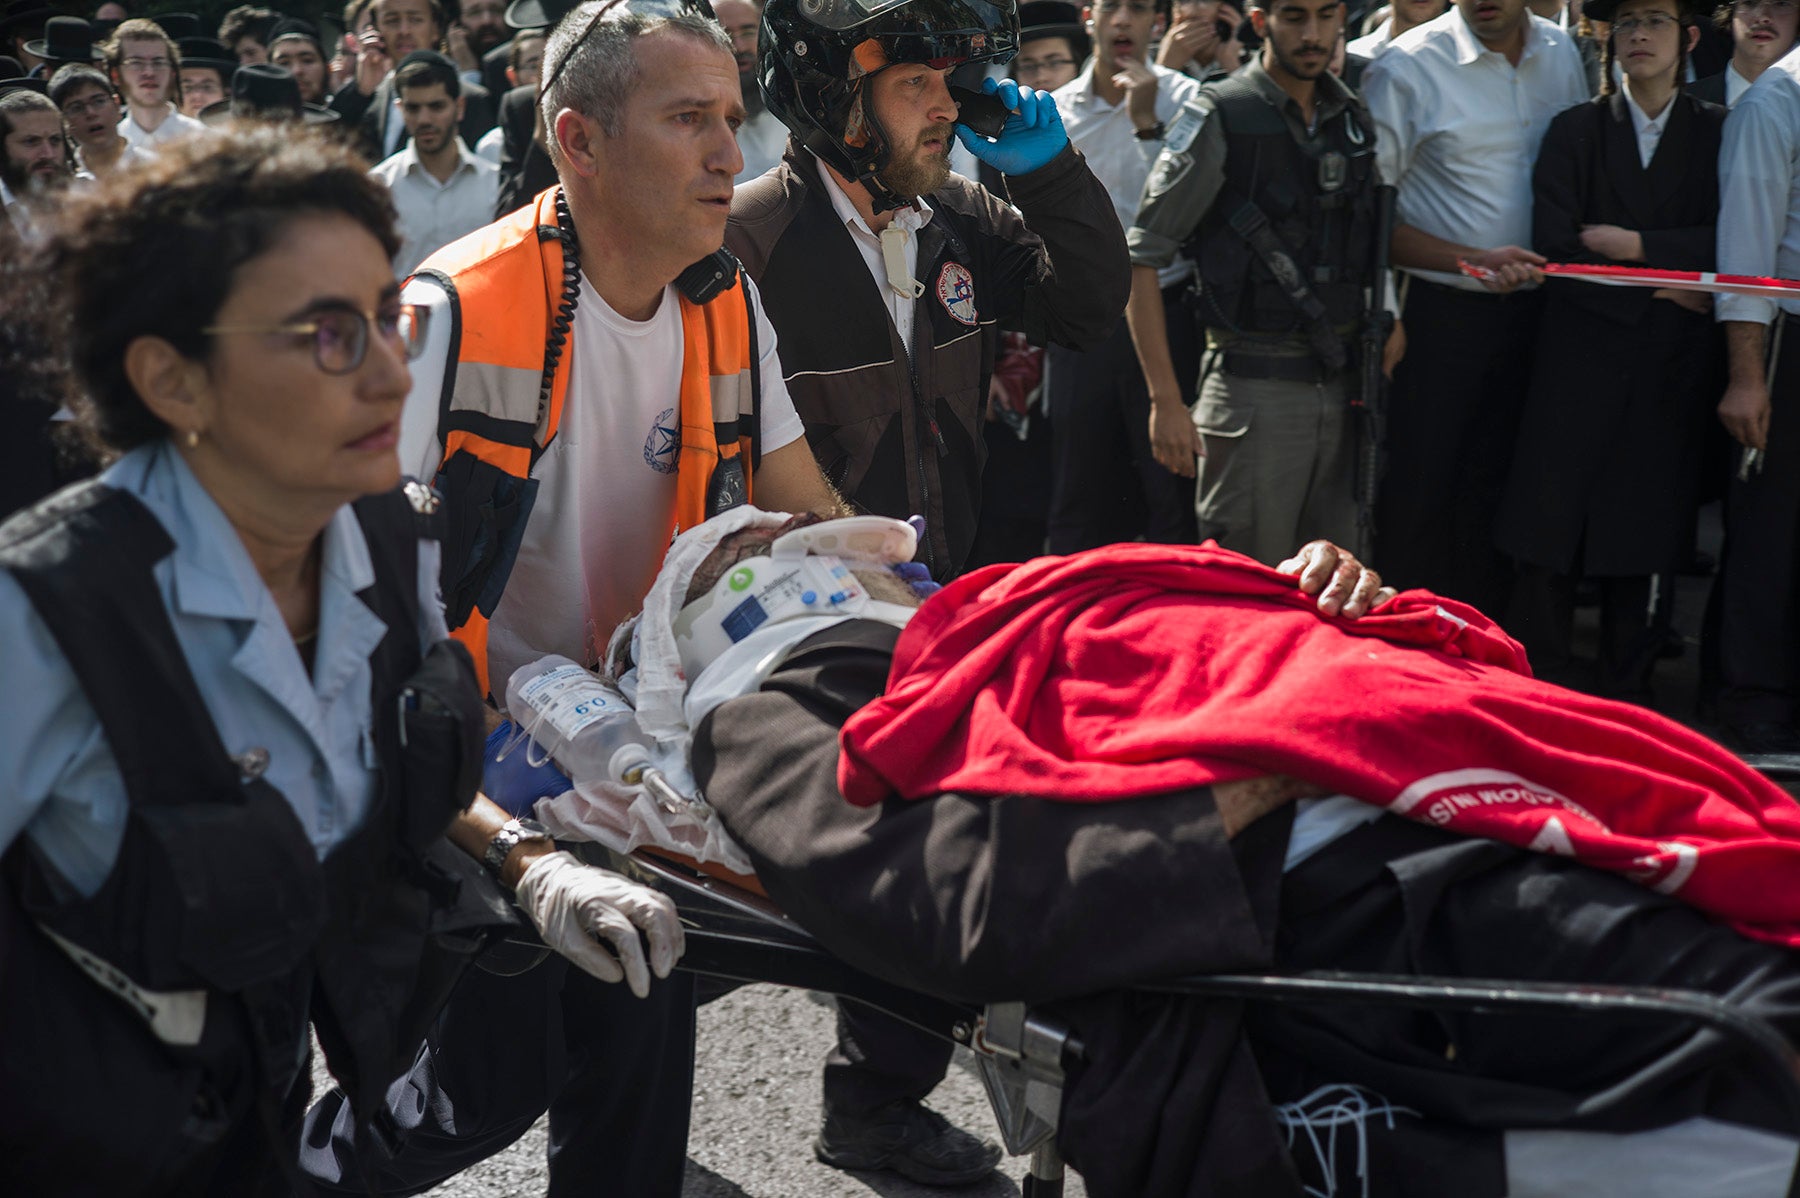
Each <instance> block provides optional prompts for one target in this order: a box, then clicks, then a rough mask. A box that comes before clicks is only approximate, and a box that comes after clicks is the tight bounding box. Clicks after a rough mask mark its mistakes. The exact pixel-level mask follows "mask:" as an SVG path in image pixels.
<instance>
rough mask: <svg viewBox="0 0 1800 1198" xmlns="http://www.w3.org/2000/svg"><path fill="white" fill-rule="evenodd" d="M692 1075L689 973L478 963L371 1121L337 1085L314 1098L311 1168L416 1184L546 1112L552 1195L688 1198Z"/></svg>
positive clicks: (389, 1196) (331, 1186)
mask: <svg viewBox="0 0 1800 1198" xmlns="http://www.w3.org/2000/svg"><path fill="white" fill-rule="evenodd" d="M693 1087H694V983H693V977H692V975H690V974H685V973H676V974H674V975H672V976H671V977H669V978H668V979H667V980H666V981H656V982H652V985H651V990H650V996H649V997H648V998H645V999H639V998H636V997H634V996H633V995H632V993H631V991H630V990H629V989H627V988H626V987H625V986H624V985H623V984H622V983H621V984H618V985H608V984H606V983H603V982H600V981H597V980H595V979H594V978H592V977H590V976H589V975H587V974H586V973H583V972H582V971H581V970H579V969H577V968H575V967H574V966H572V965H570V964H568V963H567V962H566V961H564V960H563V959H562V958H561V957H558V956H555V955H554V954H553V955H552V956H550V957H549V958H548V959H547V960H545V961H544V962H543V964H541V965H539V966H537V967H536V968H535V969H532V970H529V971H527V972H526V973H523V974H519V975H516V976H512V977H501V976H497V975H494V974H489V973H484V972H482V971H481V970H479V969H471V970H469V971H468V972H467V973H466V974H464V976H463V980H462V981H461V982H459V983H458V984H457V988H456V992H455V993H454V994H453V995H452V996H451V999H450V1003H449V1005H448V1006H446V1007H445V1008H444V1011H443V1013H442V1015H440V1016H439V1018H438V1022H437V1026H436V1028H435V1029H434V1030H433V1031H432V1033H431V1036H430V1037H429V1039H427V1041H426V1043H425V1044H424V1045H423V1046H422V1047H421V1049H420V1050H419V1055H418V1057H417V1059H416V1060H415V1062H414V1064H413V1068H412V1070H411V1071H410V1072H409V1073H407V1074H406V1075H405V1076H404V1077H402V1078H400V1079H399V1080H398V1081H396V1082H394V1084H393V1085H391V1086H389V1087H388V1092H387V1104H386V1108H385V1109H384V1110H382V1111H380V1112H377V1114H376V1135H375V1136H374V1137H370V1138H368V1139H363V1138H358V1137H357V1136H356V1134H355V1130H356V1129H355V1122H354V1120H353V1119H352V1117H351V1113H350V1108H349V1105H348V1103H347V1102H346V1101H345V1099H344V1095H343V1092H342V1091H341V1090H337V1089H333V1090H331V1091H330V1092H328V1093H327V1094H326V1095H325V1096H324V1097H322V1098H320V1099H319V1100H318V1101H317V1102H315V1103H314V1104H313V1106H312V1109H311V1110H310V1111H308V1112H307V1116H306V1123H305V1127H304V1135H303V1139H302V1143H301V1149H300V1160H301V1168H302V1170H303V1171H304V1172H305V1173H306V1174H307V1175H308V1176H309V1177H311V1178H313V1179H314V1180H315V1181H316V1182H317V1183H318V1185H319V1188H320V1189H321V1190H325V1191H330V1192H336V1193H345V1194H358V1195H367V1194H370V1193H374V1194H379V1195H382V1196H383V1198H397V1196H400V1195H407V1194H417V1193H420V1192H422V1191H424V1190H428V1189H430V1188H431V1187H432V1186H434V1185H437V1184H438V1183H439V1182H441V1181H443V1180H444V1179H445V1178H448V1177H450V1176H452V1175H454V1174H456V1173H460V1172H461V1171H462V1170H464V1169H467V1168H469V1167H470V1166H471V1165H474V1164H477V1163H478V1162H480V1161H483V1160H486V1159H487V1158H488V1157H490V1156H493V1155H494V1154H495V1153H498V1152H500V1151H502V1150H503V1149H505V1148H506V1147H507V1146H509V1145H510V1144H512V1143H513V1142H514V1141H515V1140H517V1139H518V1138H519V1137H520V1136H522V1135H524V1134H525V1132H526V1131H527V1130H529V1129H530V1127H531V1125H532V1124H533V1123H535V1122H537V1120H538V1117H539V1116H541V1115H542V1114H543V1113H544V1112H545V1110H548V1111H549V1112H550V1184H549V1188H548V1189H547V1190H546V1191H545V1192H546V1194H547V1195H549V1196H550V1198H568V1196H571V1195H577V1194H579V1195H582V1196H583V1198H591V1196H593V1195H601V1194H618V1195H632V1196H633V1198H637V1196H638V1195H643V1196H645V1198H660V1196H664V1195H666V1196H668V1198H677V1196H678V1195H679V1194H680V1193H681V1179H682V1174H683V1172H684V1170H685V1169H686V1162H687V1133H688V1113H689V1104H690V1101H691V1097H692V1094H693ZM369 1139H375V1140H379V1141H381V1142H380V1143H371V1142H369Z"/></svg>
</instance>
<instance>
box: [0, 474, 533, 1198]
mask: <svg viewBox="0 0 1800 1198" xmlns="http://www.w3.org/2000/svg"><path fill="white" fill-rule="evenodd" d="M409 486H411V487H413V488H415V489H414V490H413V491H411V492H410V497H412V499H411V501H409V495H407V494H402V492H400V491H395V492H391V493H389V494H386V495H381V496H374V497H371V498H369V499H365V500H362V501H360V502H359V503H358V504H357V505H356V514H357V516H358V519H359V522H360V524H361V526H362V529H363V533H364V536H365V539H366V540H367V543H368V547H369V554H370V558H371V560H372V561H373V563H374V567H375V574H376V582H375V584H374V585H373V586H372V587H370V588H369V589H368V590H366V591H364V592H363V593H362V595H361V598H362V599H363V601H364V602H366V603H368V604H369V606H370V607H371V609H372V610H374V611H375V613H376V615H378V616H379V617H380V618H381V620H382V621H383V623H385V624H386V625H387V630H388V631H387V633H386V635H385V636H384V637H383V638H382V640H381V642H380V644H379V645H378V646H377V648H376V649H375V651H374V653H373V654H372V655H371V658H370V667H371V674H372V684H371V699H372V700H373V707H372V713H373V717H374V729H373V732H374V737H375V746H376V749H377V753H378V759H379V762H380V782H379V785H378V787H377V793H376V798H375V801H374V803H373V804H372V805H371V807H370V809H369V813H368V817H367V820H366V822H365V823H364V825H363V826H362V827H361V828H360V829H359V830H358V831H356V832H355V833H353V834H352V835H351V836H350V837H349V838H348V839H347V840H345V841H344V842H343V843H341V844H339V845H338V846H337V847H336V848H334V849H333V850H332V851H331V852H330V853H329V854H328V855H327V856H326V857H325V859H324V860H323V861H320V860H319V859H318V856H317V853H316V852H315V850H314V848H313V846H312V844H311V842H310V840H309V839H308V837H307V835H306V832H305V830H304V828H303V827H302V826H301V824H300V821H299V819H298V817H297V816H296V815H295V814H294V812H293V809H292V808H291V807H290V806H289V805H288V803H287V801H286V800H285V799H284V798H283V797H282V796H281V794H280V793H279V792H278V791H276V790H275V789H274V788H273V787H272V786H271V785H270V784H269V783H268V782H267V781H266V780H264V778H263V777H262V776H261V774H262V769H263V767H264V766H266V759H264V760H263V761H260V762H259V761H257V760H254V759H234V758H232V757H231V756H230V755H229V754H228V753H227V751H226V749H225V746H224V744H223V742H222V741H221V739H220V737H219V734H218V731H217V729H216V728H215V727H214V725H213V722H212V719H211V717H210V716H209V714H208V712H207V709H206V706H205V703H204V701H203V699H202V697H201V695H200V692H199V689H198V686H197V684H196V682H195V680H194V677H193V674H192V672H191V671H190V670H189V668H188V665H187V661H186V659H185V657H184V656H183V654H182V651H181V647H180V644H179V642H178V641H177V640H176V637H175V631H174V628H173V626H172V625H171V623H170V621H169V615H168V612H167V610H166V608H165V607H164V605H163V602H162V597H161V594H160V592H159V591H158V589H157V584H156V580H155V578H154V576H153V574H152V573H151V570H152V567H153V566H154V565H155V564H156V563H157V562H158V561H160V560H161V559H162V558H164V557H166V556H167V555H168V554H169V553H170V552H171V550H172V549H173V548H174V546H173V543H172V542H171V541H170V539H169V536H168V534H167V533H166V532H165V531H164V529H163V527H162V525H161V523H160V522H159V521H158V520H157V519H156V517H155V516H154V515H152V514H151V513H150V511H149V509H147V508H145V507H144V506H143V505H142V504H141V503H140V502H139V501H138V500H137V499H136V498H135V497H133V496H131V495H129V494H127V493H125V492H122V491H116V490H113V489H111V488H109V487H106V486H104V485H102V484H100V483H99V482H87V483H81V484H77V485H76V486H74V487H71V488H68V489H66V490H64V491H62V492H59V493H58V494H57V495H54V496H52V497H50V498H49V499H47V500H44V501H43V502H42V503H40V504H38V505H37V506H36V507H34V508H31V509H28V510H27V511H25V512H22V513H20V514H19V515H18V516H15V517H14V518H13V519H12V520H10V521H8V522H7V523H6V524H5V525H4V526H0V568H3V569H6V570H7V571H9V572H10V573H11V575H12V577H13V578H14V579H16V580H17V582H18V584H19V586H20V588H21V589H22V590H23V591H24V593H25V595H26V597H27V598H28V599H29V600H30V602H31V604H32V607H33V608H34V610H35V611H36V612H37V613H38V615H39V617H40V618H41V619H42V620H43V622H44V623H45V625H46V626H47V627H48V628H49V630H50V633H51V635H52V636H53V638H54V639H55V641H56V643H57V645H58V647H59V648H60V649H61V651H62V653H63V655H64V657H65V659H66V660H67V661H68V663H69V665H70V668H71V669H72V670H73V671H74V673H75V676H76V678H77V679H78V680H79V682H80V684H81V687H82V691H83V693H84V694H85V695H86V696H87V698H88V701H89V703H90V704H91V705H92V707H93V709H94V712H95V714H96V715H97V716H98V717H99V722H100V727H101V730H102V732H103V733H104V735H105V737H106V739H107V742H108V745H109V747H110V748H111V750H112V753H113V757H114V759H115V760H116V761H117V763H118V768H119V772H120V776H121V779H122V781H123V783H124V787H125V791H126V795H127V798H128V800H129V809H128V814H127V819H126V825H125V830H124V835H123V839H122V842H121V844H120V847H119V853H118V857H117V859H116V860H115V862H114V864H113V867H112V870H111V872H110V873H109V874H108V875H107V877H106V879H105V881H104V883H103V884H102V885H101V887H100V889H99V890H98V891H97V892H95V893H94V894H93V895H92V896H90V897H87V898H82V897H80V896H79V894H78V893H77V892H76V891H75V890H74V888H73V887H71V886H70V885H69V884H68V883H67V882H66V881H65V880H64V879H63V877H62V875H61V873H60V871H58V870H57V869H56V867H55V866H54V865H52V864H51V863H50V861H49V860H48V859H47V858H46V857H45V856H44V855H43V854H42V852H41V851H40V850H39V849H38V848H37V847H36V845H35V844H34V843H33V842H32V841H31V840H30V839H29V838H28V837H25V836H23V835H21V836H20V837H19V838H18V840H17V841H16V842H15V843H14V844H13V846H12V847H11V848H10V849H9V850H8V851H7V853H6V855H5V857H4V859H3V861H0V872H3V874H4V881H3V883H0V1041H3V1047H0V1159H3V1160H4V1161H5V1164H4V1166H0V1175H4V1176H5V1178H6V1188H7V1189H8V1191H9V1192H13V1193H19V1194H46V1195H47V1194H63V1193H69V1194H86V1193H96V1194H98V1193H104V1194H108V1195H119V1194H157V1193H180V1194H188V1193H210V1192H218V1193H244V1192H249V1191H250V1182H251V1181H252V1179H253V1178H255V1177H258V1176H266V1175H267V1173H268V1172H269V1171H271V1170H284V1171H285V1172H286V1173H287V1174H288V1175H289V1176H290V1178H291V1177H292V1175H293V1170H294V1164H293V1162H294V1161H295V1159H296V1157H295V1145H294V1144H293V1143H292V1142H291V1140H289V1139H288V1137H286V1136H285V1135H284V1134H283V1133H282V1131H281V1130H280V1129H279V1127H278V1126H277V1116H276V1114H275V1111H276V1109H277V1108H278V1106H279V1104H280V1103H281V1101H282V1099H283V1098H284V1097H285V1096H287V1095H289V1094H290V1093H291V1092H292V1091H293V1089H294V1086H295V1083H296V1079H297V1074H298V1071H299V1069H300V1067H301V1065H302V1062H303V1059H304V1055H305V1047H306V1043H307V1021H308V1019H309V1018H310V1019H311V1020H312V1021H313V1022H314V1024H315V1025H316V1026H317V1028H318V1032H319V1038H320V1042H321V1044H322V1045H323V1047H324V1049H325V1053H326V1058H327V1062H328V1064H329V1065H330V1067H331V1070H332V1073H333V1074H334V1075H335V1076H336V1077H337V1079H338V1081H339V1082H340V1084H342V1085H343V1087H344V1089H345V1092H346V1093H347V1094H348V1095H350V1097H351V1101H352V1103H353V1105H354V1109H356V1110H357V1111H358V1112H359V1114H361V1115H362V1117H363V1118H364V1120H365V1121H366V1120H367V1119H368V1118H369V1116H370V1114H371V1113H372V1112H373V1111H375V1110H376V1109H377V1108H378V1107H379V1106H380V1100H381V1098H382V1095H383V1093H384V1091H385V1088H386V1086H387V1084H388V1083H389V1082H390V1081H391V1079H392V1078H394V1077H396V1076H398V1075H399V1074H400V1073H401V1072H403V1071H404V1070H405V1068H406V1066H407V1064H408V1063H409V1062H410V1060H411V1058H412V1054H413V1052H414V1050H415V1049H416V1047H417V1045H418V1044H419V1043H420V1042H421V1041H422V1039H423V1037H424V1033H425V1031H426V1029H427V1027H428V1025H429V1023H430V1020H431V1019H432V1018H433V1016H434V1014H435V1012H436V1011H437V1009H438V1007H439V1006H440V1005H441V1004H442V1002H443V1000H444V999H445V998H446V997H447V996H448V994H449V991H450V988H451V986H452V985H453V984H454V982H455V980H456V978H457V977H458V976H459V975H460V973H461V970H462V967H463V965H464V964H466V963H467V962H468V961H469V960H470V959H471V958H472V957H473V956H474V955H475V953H477V952H478V951H479V950H480V949H481V948H482V947H483V946H484V944H485V943H486V940H487V938H488V936H489V934H490V932H492V931H497V930H499V929H504V928H507V927H511V926H515V925H516V924H517V919H516V917H515V916H513V914H512V913H511V912H510V911H508V910H507V904H506V902H505V901H504V899H503V898H502V896H501V895H500V894H499V892H498V891H497V890H496V889H494V888H493V886H492V884H491V883H489V882H487V881H486V879H485V877H484V875H483V874H482V873H481V871H480V869H479V867H478V866H476V865H475V863H474V862H473V861H472V860H471V859H469V858H468V857H467V855H466V854H463V853H461V852H459V851H457V850H456V849H454V848H452V847H450V846H449V845H448V844H447V842H446V841H445V840H444V838H443V833H444V830H445V828H446V827H447V826H448V824H449V822H450V820H451V818H452V817H453V816H454V815H455V814H456V812H457V811H459V810H461V809H462V808H464V807H466V806H467V805H468V803H469V802H470V800H471V799H472V798H473V796H474V793H475V788H476V785H477V783H478V782H479V780H480V776H481V746H482V706H481V703H480V699H479V695H478V693H477V692H476V690H475V684H474V671H473V669H472V667H471V665H470V663H469V660H468V655H467V654H466V653H465V652H464V651H463V649H462V648H461V646H459V645H456V644H455V643H454V642H451V641H444V642H441V643H440V644H438V645H437V646H434V647H433V648H432V650H431V652H430V653H428V654H424V655H421V653H420V651H419V643H418V639H419V638H418V610H417V605H418V598H417V596H418V586H417V583H418V540H419V536H420V531H421V526H420V519H421V517H420V516H419V515H418V514H417V513H416V510H415V509H416V507H426V506H429V503H428V502H426V501H425V500H424V499H423V497H425V496H428V495H429V493H428V492H426V491H425V490H424V488H422V487H417V485H416V484H409ZM244 757H245V758H252V755H251V754H245V755H244ZM278 1175H279V1174H278Z"/></svg>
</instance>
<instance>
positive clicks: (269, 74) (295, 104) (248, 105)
mask: <svg viewBox="0 0 1800 1198" xmlns="http://www.w3.org/2000/svg"><path fill="white" fill-rule="evenodd" d="M200 119H201V120H202V121H204V122H206V123H207V124H209V125H216V124H218V123H219V122H220V121H224V120H231V119H239V120H242V119H256V120H296V121H303V122H305V123H306V124H308V125H329V124H331V123H332V122H333V121H335V120H337V119H338V114H337V113H336V112H333V111H332V110H331V109H329V108H326V107H324V106H323V105H319V104H303V103H301V102H300V85H299V83H297V82H295V80H294V73H293V72H292V71H290V70H288V69H287V68H286V67H278V66H276V65H275V64H274V63H272V62H253V63H246V64H245V65H244V66H241V67H239V68H238V69H237V73H236V74H234V75H233V76H232V77H231V99H229V100H220V101H219V102H218V103H216V104H208V105H207V106H206V107H205V108H202V109H201V110H200Z"/></svg>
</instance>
